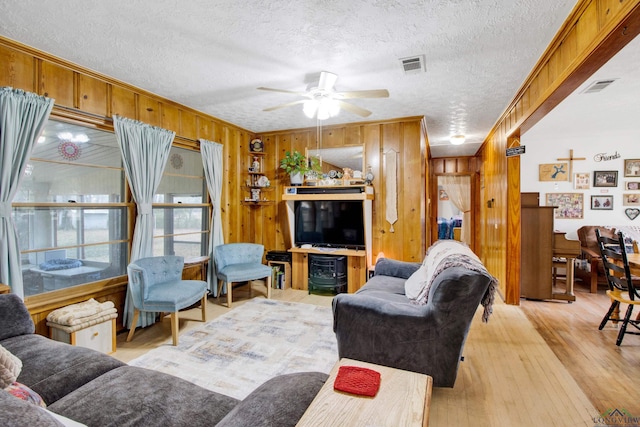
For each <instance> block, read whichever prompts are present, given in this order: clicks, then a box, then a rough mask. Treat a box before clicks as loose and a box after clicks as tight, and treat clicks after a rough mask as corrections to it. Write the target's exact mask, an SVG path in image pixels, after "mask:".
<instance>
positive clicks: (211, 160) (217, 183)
mask: <svg viewBox="0 0 640 427" xmlns="http://www.w3.org/2000/svg"><path fill="white" fill-rule="evenodd" d="M200 154H201V155H202V165H203V166H204V176H205V177H206V179H207V189H208V190H209V195H210V196H211V204H212V205H213V215H211V224H210V226H209V269H208V272H207V282H208V283H209V291H213V296H218V295H217V294H218V286H217V283H218V280H217V279H216V265H215V262H214V261H213V254H214V253H215V250H216V246H218V245H222V244H223V243H224V235H223V231H222V212H221V208H222V207H221V206H222V204H221V201H220V199H221V198H222V144H218V143H216V142H211V141H207V140H205V139H201V140H200ZM225 286H226V285H225ZM223 291H225V289H223Z"/></svg>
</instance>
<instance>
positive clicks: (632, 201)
mask: <svg viewBox="0 0 640 427" xmlns="http://www.w3.org/2000/svg"><path fill="white" fill-rule="evenodd" d="M622 205H623V206H640V194H623V195H622Z"/></svg>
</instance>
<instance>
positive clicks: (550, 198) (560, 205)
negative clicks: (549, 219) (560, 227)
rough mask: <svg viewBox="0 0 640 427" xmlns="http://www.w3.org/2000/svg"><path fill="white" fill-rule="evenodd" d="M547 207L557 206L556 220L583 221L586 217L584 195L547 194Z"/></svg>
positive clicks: (555, 211)
mask: <svg viewBox="0 0 640 427" xmlns="http://www.w3.org/2000/svg"><path fill="white" fill-rule="evenodd" d="M545 204H546V206H556V209H554V211H553V212H554V218H556V219H582V217H583V216H584V194H583V193H547V195H546V203H545Z"/></svg>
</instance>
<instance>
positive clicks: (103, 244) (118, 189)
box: [13, 120, 130, 296]
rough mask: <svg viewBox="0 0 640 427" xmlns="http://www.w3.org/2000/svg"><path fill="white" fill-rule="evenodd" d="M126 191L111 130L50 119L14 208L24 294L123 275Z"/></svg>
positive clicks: (34, 152)
mask: <svg viewBox="0 0 640 427" xmlns="http://www.w3.org/2000/svg"><path fill="white" fill-rule="evenodd" d="M124 188H125V179H124V170H123V168H122V161H121V155H120V149H119V147H118V143H117V141H116V137H115V135H114V134H113V133H111V132H106V131H103V130H98V129H91V128H87V127H82V126H77V125H72V124H68V123H62V122H59V121H55V120H49V122H48V123H47V125H46V126H45V129H44V131H43V133H42V136H41V137H40V139H39V140H38V143H37V144H36V146H35V147H34V150H33V153H32V154H31V158H30V160H29V162H28V164H27V169H26V171H25V176H24V177H23V179H22V182H21V184H20V188H19V189H18V193H17V195H16V197H15V199H14V203H13V208H14V209H13V219H14V221H15V223H16V227H17V230H18V238H19V244H20V250H21V258H22V275H23V278H24V290H25V296H30V295H36V294H41V293H44V292H51V291H55V290H59V289H64V288H68V287H70V286H76V285H80V284H85V283H89V282H94V281H98V280H103V279H107V278H110V277H116V276H121V275H125V274H126V266H127V248H128V244H129V240H130V236H128V235H127V220H128V216H127V215H128V214H127V205H126V203H125V202H126V200H125V199H124V194H125V191H124Z"/></svg>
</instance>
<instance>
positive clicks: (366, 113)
mask: <svg viewBox="0 0 640 427" xmlns="http://www.w3.org/2000/svg"><path fill="white" fill-rule="evenodd" d="M335 102H337V103H338V105H340V108H342V109H343V110H346V111H348V112H350V113H353V114H357V115H358V116H360V117H368V116H369V115H371V111H369V110H365V109H364V108H362V107H358V106H357V105H353V104H349V103H348V102H344V101H340V100H339V99H336V100H335Z"/></svg>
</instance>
